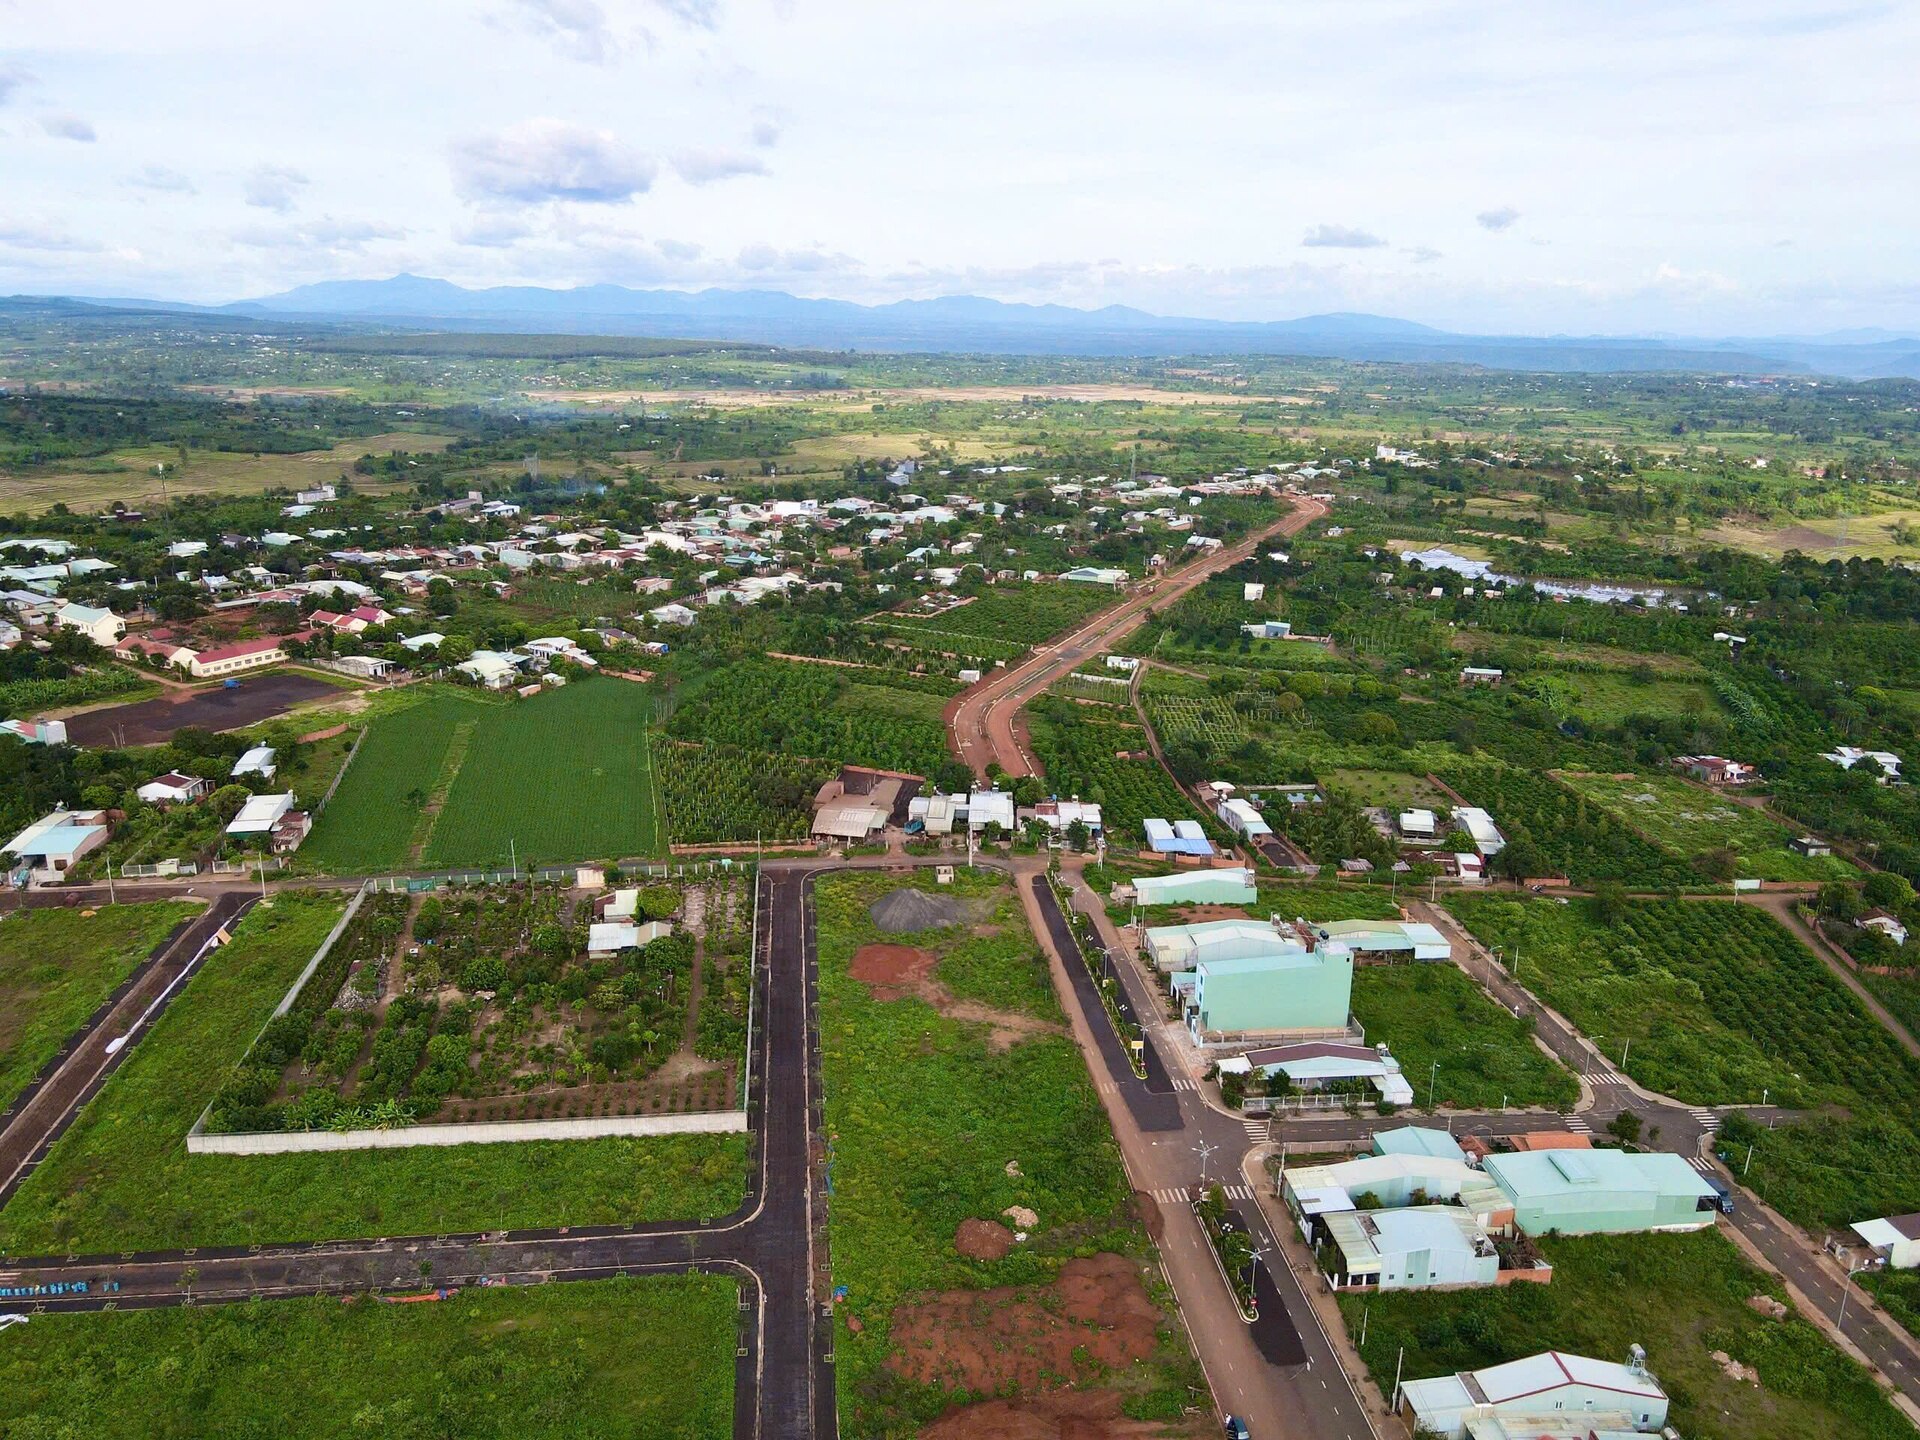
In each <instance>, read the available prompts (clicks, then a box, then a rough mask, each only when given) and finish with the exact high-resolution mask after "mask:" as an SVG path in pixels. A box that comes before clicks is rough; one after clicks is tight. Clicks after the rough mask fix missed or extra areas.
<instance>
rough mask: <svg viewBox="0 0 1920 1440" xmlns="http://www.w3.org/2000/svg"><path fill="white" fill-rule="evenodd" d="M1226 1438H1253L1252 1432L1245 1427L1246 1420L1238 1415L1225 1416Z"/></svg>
mask: <svg viewBox="0 0 1920 1440" xmlns="http://www.w3.org/2000/svg"><path fill="white" fill-rule="evenodd" d="M1227 1440H1253V1435H1252V1432H1251V1431H1249V1430H1248V1429H1247V1422H1246V1421H1244V1420H1242V1419H1241V1418H1240V1417H1239V1416H1238V1415H1229V1416H1227Z"/></svg>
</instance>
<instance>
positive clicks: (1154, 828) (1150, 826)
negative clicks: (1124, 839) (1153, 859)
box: [1140, 819, 1213, 859]
mask: <svg viewBox="0 0 1920 1440" xmlns="http://www.w3.org/2000/svg"><path fill="white" fill-rule="evenodd" d="M1140 828H1141V829H1142V830H1144V831H1145V832H1146V836H1147V848H1148V849H1149V850H1151V851H1153V853H1154V854H1156V855H1186V856H1194V857H1197V858H1202V859H1204V858H1205V857H1206V856H1209V855H1211V854H1213V842H1212V841H1211V840H1209V839H1207V832H1206V828H1205V827H1204V826H1203V825H1201V823H1200V822H1199V821H1198V820H1176V821H1174V822H1173V823H1172V824H1171V825H1169V824H1168V823H1167V822H1166V821H1165V820H1159V819H1147V820H1142V821H1141V822H1140Z"/></svg>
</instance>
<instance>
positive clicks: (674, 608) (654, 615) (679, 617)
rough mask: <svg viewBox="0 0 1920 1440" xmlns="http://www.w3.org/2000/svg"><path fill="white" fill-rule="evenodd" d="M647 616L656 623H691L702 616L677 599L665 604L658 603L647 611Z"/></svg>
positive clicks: (682, 624)
mask: <svg viewBox="0 0 1920 1440" xmlns="http://www.w3.org/2000/svg"><path fill="white" fill-rule="evenodd" d="M647 616H648V618H649V619H651V620H652V621H653V623H654V624H656V625H681V626H685V625H691V624H693V622H694V621H695V620H697V619H699V618H700V617H699V616H697V615H696V614H695V613H694V612H693V611H692V610H689V609H688V608H687V607H686V606H685V605H682V604H680V603H679V602H678V601H677V600H676V601H672V602H669V603H668V604H665V605H656V606H654V607H653V609H651V610H649V611H647Z"/></svg>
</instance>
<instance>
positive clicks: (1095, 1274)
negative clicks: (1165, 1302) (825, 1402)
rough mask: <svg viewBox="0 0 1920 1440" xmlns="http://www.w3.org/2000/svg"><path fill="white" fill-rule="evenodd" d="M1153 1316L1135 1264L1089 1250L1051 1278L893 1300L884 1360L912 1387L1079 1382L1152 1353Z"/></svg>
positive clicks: (1048, 1386)
mask: <svg viewBox="0 0 1920 1440" xmlns="http://www.w3.org/2000/svg"><path fill="white" fill-rule="evenodd" d="M1159 1320H1160V1316H1159V1312H1158V1311H1157V1310H1156V1309H1155V1308H1154V1304H1153V1301H1152V1300H1151V1299H1150V1298H1149V1297H1148V1295H1147V1292H1146V1287H1145V1286H1144V1285H1142V1284H1141V1280H1140V1271H1139V1269H1138V1267H1137V1266H1136V1265H1135V1264H1134V1262H1133V1261H1131V1260H1129V1259H1128V1258H1127V1257H1126V1256H1124V1255H1112V1254H1102V1255H1093V1256H1088V1257H1085V1258H1078V1259H1073V1260H1069V1261H1068V1262H1067V1263H1066V1264H1065V1265H1064V1266H1062V1267H1061V1270H1060V1275H1059V1278H1058V1279H1056V1280H1055V1281H1054V1282H1053V1284H1051V1285H1022V1286H1001V1287H998V1288H995V1289H990V1290H949V1291H944V1292H942V1293H939V1294H935V1295H929V1296H926V1297H925V1298H923V1299H920V1300H915V1301H909V1302H907V1303H905V1304H903V1305H901V1306H899V1307H898V1308H897V1309H896V1310H895V1311H894V1313H893V1324H892V1337H893V1341H894V1347H895V1348H894V1353H893V1354H892V1355H891V1356H889V1357H888V1360H887V1364H888V1366H889V1367H890V1368H891V1369H892V1370H894V1371H895V1373H897V1374H900V1375H903V1376H905V1377H906V1378H907V1379H909V1380H912V1381H914V1382H915V1383H916V1384H921V1385H937V1386H939V1387H941V1388H942V1389H945V1390H967V1391H971V1392H973V1393H974V1394H994V1393H996V1392H997V1393H1002V1394H1004V1393H1006V1392H1007V1391H1009V1390H1014V1391H1019V1392H1030V1391H1044V1390H1053V1389H1057V1388H1060V1387H1068V1386H1073V1387H1080V1386H1085V1385H1087V1384H1088V1383H1090V1382H1091V1381H1092V1380H1093V1379H1094V1378H1095V1377H1096V1376H1097V1375H1098V1374H1100V1373H1101V1372H1102V1371H1105V1370H1118V1369H1124V1368H1126V1367H1127V1366H1129V1365H1132V1364H1134V1363H1136V1362H1139V1361H1144V1360H1148V1359H1150V1358H1152V1356H1153V1352H1154V1349H1155V1346H1156V1344H1157V1343H1158V1332H1159ZM927 1433H932V1432H927ZM943 1433H951V1434H955V1435H968V1436H970V1435H974V1434H987V1435H991V1434H995V1433H997V1432H994V1431H990V1430H989V1431H978V1432H976V1431H971V1430H954V1431H951V1432H943ZM1012 1433H1015V1434H1018V1433H1023V1432H1018V1431H1016V1432H1012ZM1025 1433H1037V1434H1042V1435H1052V1434H1060V1433H1062V1432H1061V1431H1059V1430H1057V1429H1056V1430H1052V1431H1046V1430H1042V1431H1038V1432H1025ZM1065 1433H1068V1434H1072V1433H1075V1432H1072V1431H1068V1432H1065ZM1082 1433H1089V1434H1094V1435H1099V1434H1106V1433H1124V1432H1107V1431H1099V1430H1095V1431H1091V1432H1082Z"/></svg>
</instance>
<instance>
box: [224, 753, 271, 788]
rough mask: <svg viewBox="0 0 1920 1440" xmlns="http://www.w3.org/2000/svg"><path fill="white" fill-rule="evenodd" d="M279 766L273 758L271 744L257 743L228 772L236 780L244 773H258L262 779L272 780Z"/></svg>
mask: <svg viewBox="0 0 1920 1440" xmlns="http://www.w3.org/2000/svg"><path fill="white" fill-rule="evenodd" d="M276 768H277V767H276V766H275V764H274V760H273V747H272V746H271V745H256V746H254V747H253V748H252V749H251V750H249V751H247V753H246V754H244V755H242V756H241V757H240V758H239V759H238V760H236V761H234V762H233V769H232V770H231V771H229V772H228V773H229V774H230V775H231V776H232V777H233V778H234V779H236V780H238V779H239V778H240V777H241V776H243V775H258V776H259V777H260V778H261V779H262V780H271V779H272V778H273V772H274V770H275V769H276Z"/></svg>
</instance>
